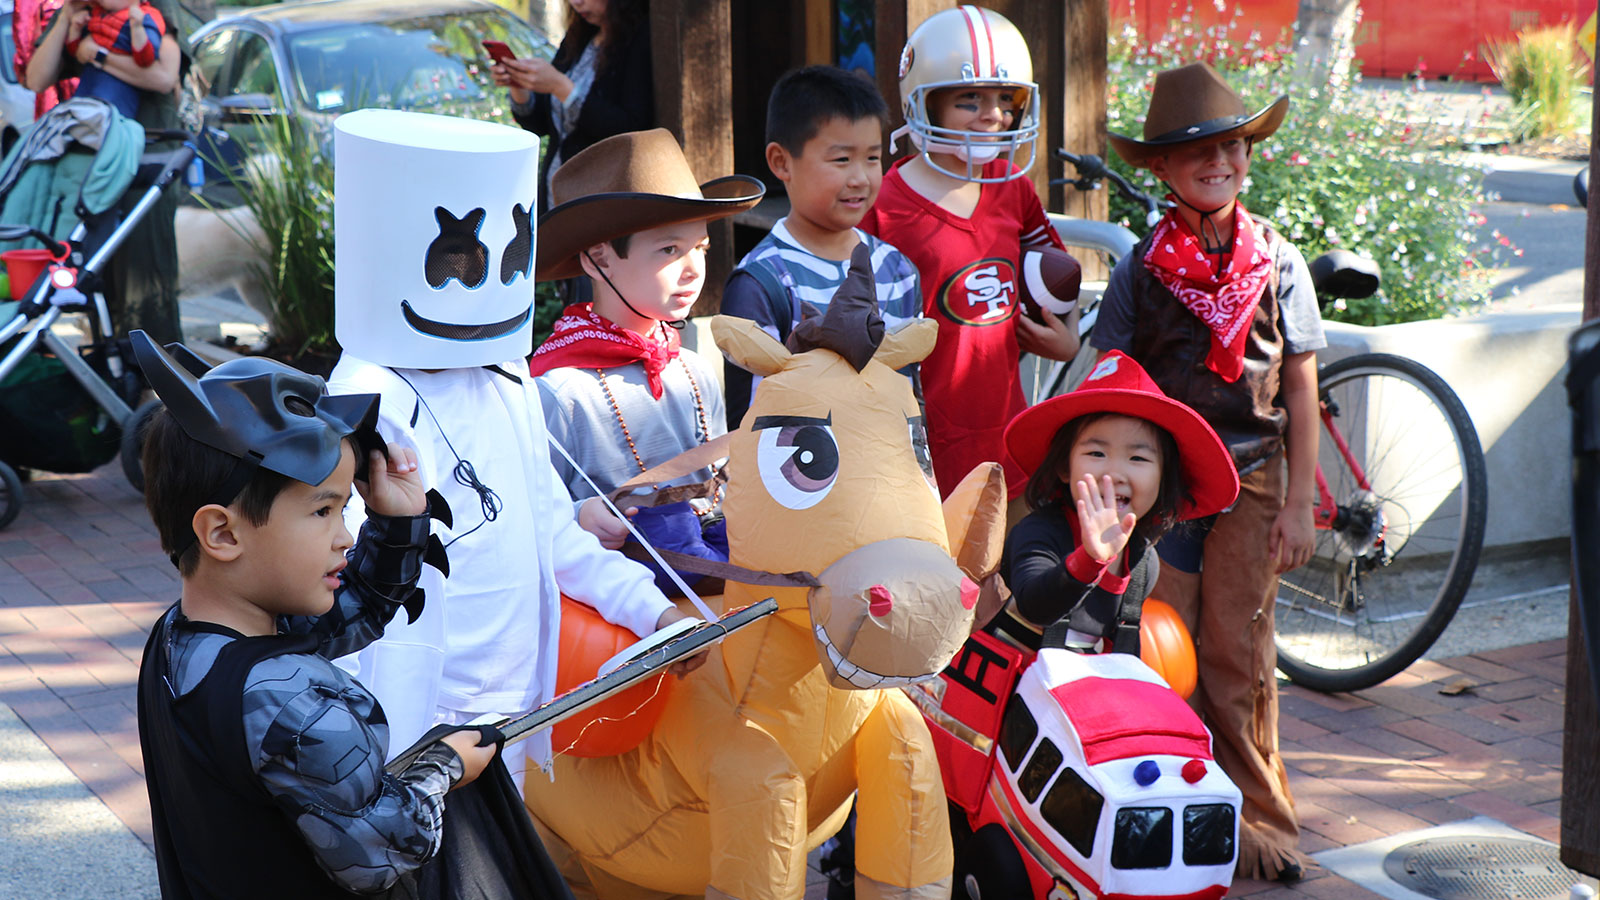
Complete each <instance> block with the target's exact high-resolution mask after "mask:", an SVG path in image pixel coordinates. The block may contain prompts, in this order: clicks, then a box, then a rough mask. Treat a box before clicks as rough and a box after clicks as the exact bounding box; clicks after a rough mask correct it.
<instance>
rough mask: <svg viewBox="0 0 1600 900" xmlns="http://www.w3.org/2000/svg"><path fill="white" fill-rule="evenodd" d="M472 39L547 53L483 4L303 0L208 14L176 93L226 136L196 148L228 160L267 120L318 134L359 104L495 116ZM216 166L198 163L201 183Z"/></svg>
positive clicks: (529, 31)
mask: <svg viewBox="0 0 1600 900" xmlns="http://www.w3.org/2000/svg"><path fill="white" fill-rule="evenodd" d="M484 40H497V41H504V42H505V43H506V44H508V45H509V46H510V47H511V49H512V50H513V51H514V52H515V53H516V54H517V56H519V57H527V56H538V57H540V58H543V59H546V60H548V59H550V58H551V57H552V56H553V55H554V53H555V47H554V45H553V44H552V43H551V42H550V40H549V38H547V37H546V36H545V35H544V34H543V33H542V32H540V31H539V30H537V29H535V28H534V27H532V26H531V25H529V24H528V23H527V22H524V21H523V20H522V19H520V18H518V17H517V16H516V15H515V14H513V13H511V12H509V11H507V10H505V9H502V8H501V7H498V6H495V5H493V4H491V3H487V2H484V0H399V2H393V0H311V2H300V3H285V4H280V5H273V6H265V7H258V8H253V9H247V10H243V11H241V12H239V13H238V14H236V15H230V16H227V17H225V18H220V19H217V20H216V21H214V22H211V23H209V24H207V25H205V26H204V27H202V28H200V29H199V30H197V31H196V32H195V33H194V35H193V36H192V37H191V38H190V46H191V48H192V50H193V54H194V63H193V65H192V66H191V67H190V70H189V75H188V78H187V81H186V83H185V89H186V90H188V91H190V92H191V94H192V95H193V96H194V97H195V98H196V99H197V100H198V101H199V103H200V106H201V108H202V110H203V111H204V113H205V116H206V119H207V121H208V122H215V123H218V124H219V125H220V128H221V130H222V131H223V132H225V133H226V135H227V138H228V139H229V140H228V141H219V140H218V139H217V136H216V135H215V134H213V135H211V140H210V141H208V142H207V144H208V146H205V147H203V148H202V154H203V155H205V156H206V157H208V159H210V161H211V162H212V163H214V164H215V163H217V162H219V161H221V162H224V163H225V164H232V163H235V162H236V161H237V160H238V159H239V158H240V157H241V156H242V155H244V154H247V153H249V152H251V151H250V148H252V147H259V146H261V144H260V138H259V132H260V131H261V129H263V128H267V127H271V120H272V117H275V116H284V115H290V116H295V117H297V118H299V119H301V120H302V121H303V122H304V123H305V124H306V125H308V126H309V128H310V130H311V131H312V132H313V133H314V134H319V135H326V134H329V133H331V132H330V126H331V123H332V122H333V119H334V118H335V117H336V116H338V115H339V114H340V113H345V112H349V111H351V110H354V109H361V108H363V107H383V108H391V109H409V110H416V111H423V112H439V113H446V114H452V115H462V116H468V117H472V118H495V117H499V116H503V115H504V114H505V112H506V109H507V107H508V106H509V103H510V100H509V98H508V96H507V95H506V92H505V91H504V90H503V89H501V88H498V87H496V86H495V85H494V84H493V83H492V82H490V81H489V74H488V67H489V62H490V60H489V55H488V53H487V52H486V51H485V50H484V49H483V41H484ZM230 142H231V143H232V144H233V145H234V146H233V147H231V148H230V147H228V146H227V144H228V143H230ZM221 174H222V173H220V172H218V171H217V169H216V166H215V165H212V166H209V167H208V171H207V176H208V177H207V182H208V183H211V182H214V181H218V180H220V181H224V182H225V181H226V179H225V178H221V177H220V176H221ZM208 193H209V189H208Z"/></svg>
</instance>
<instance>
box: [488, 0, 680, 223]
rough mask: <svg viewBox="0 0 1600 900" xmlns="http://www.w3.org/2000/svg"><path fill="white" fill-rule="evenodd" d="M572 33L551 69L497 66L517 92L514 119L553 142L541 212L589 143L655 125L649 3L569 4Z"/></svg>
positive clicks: (543, 176) (496, 73) (514, 63)
mask: <svg viewBox="0 0 1600 900" xmlns="http://www.w3.org/2000/svg"><path fill="white" fill-rule="evenodd" d="M568 3H569V4H570V8H569V9H568V10H567V33H566V37H564V38H563V39H562V41H561V46H560V47H559V48H557V50H556V55H555V58H554V59H553V60H551V61H550V62H548V63H547V62H545V61H544V60H541V59H506V60H501V59H498V58H497V59H496V60H495V62H494V63H493V64H492V65H491V66H490V67H489V74H490V76H491V77H492V78H493V79H494V82H495V84H498V85H501V86H502V87H506V88H510V90H511V114H512V116H513V117H514V118H515V119H516V120H517V124H518V125H521V126H522V127H523V128H525V129H527V130H528V131H531V132H533V133H534V134H538V135H543V136H546V137H550V138H553V140H552V141H551V142H550V147H549V150H548V151H547V152H546V153H545V157H544V161H543V163H541V166H542V168H541V169H540V172H539V176H540V177H539V187H540V191H539V211H540V212H541V213H542V212H544V211H545V210H546V209H549V207H550V203H549V200H548V197H549V193H550V192H549V187H550V176H551V175H552V174H553V173H554V172H555V170H556V169H558V168H560V167H561V163H562V162H563V161H565V160H568V159H571V158H572V157H573V156H574V155H576V154H577V153H578V151H580V150H582V149H584V148H585V147H588V146H589V145H590V144H593V143H595V142H596V141H599V140H601V139H602V138H608V137H611V136H612V135H616V134H622V133H623V132H627V131H643V130H645V129H648V128H652V127H654V125H655V89H654V87H653V85H652V81H651V78H652V76H651V71H650V28H649V21H648V20H649V10H648V6H647V0H568Z"/></svg>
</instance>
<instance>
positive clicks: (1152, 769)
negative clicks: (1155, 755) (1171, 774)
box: [1133, 759, 1161, 787]
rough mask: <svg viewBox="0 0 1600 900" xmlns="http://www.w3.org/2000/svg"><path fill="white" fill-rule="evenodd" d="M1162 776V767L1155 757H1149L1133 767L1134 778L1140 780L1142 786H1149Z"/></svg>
mask: <svg viewBox="0 0 1600 900" xmlns="http://www.w3.org/2000/svg"><path fill="white" fill-rule="evenodd" d="M1160 777H1161V767H1160V766H1158V765H1156V761H1155V760H1153V759H1147V760H1145V761H1144V762H1142V763H1139V764H1138V765H1137V766H1134V768H1133V780H1134V781H1137V782H1139V786H1140V787H1149V786H1150V785H1152V784H1154V783H1155V780H1156V779H1157V778H1160Z"/></svg>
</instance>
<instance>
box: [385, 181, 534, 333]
mask: <svg viewBox="0 0 1600 900" xmlns="http://www.w3.org/2000/svg"><path fill="white" fill-rule="evenodd" d="M510 215H511V226H512V229H513V232H514V233H513V235H512V237H511V240H510V241H509V242H508V243H507V244H506V246H505V249H504V250H503V251H502V252H501V255H500V283H501V284H502V285H504V286H507V287H509V286H510V285H511V283H512V282H513V281H515V280H516V278H517V276H518V275H521V276H523V277H524V278H529V277H531V273H532V271H533V209H532V206H531V204H530V205H529V206H527V207H524V206H523V205H522V204H521V203H518V204H515V205H514V206H512V207H511V211H510ZM433 217H434V219H435V221H437V222H438V225H439V235H438V237H435V238H434V239H433V241H432V243H430V244H428V251H427V253H426V254H425V255H424V257H423V263H422V271H423V278H424V279H425V280H426V281H427V282H428V286H429V287H431V288H433V289H435V290H442V289H443V288H444V287H445V286H446V285H447V284H449V283H450V281H451V280H452V279H454V280H455V281H457V282H459V283H460V284H461V286H462V287H464V288H466V289H467V290H469V291H472V290H477V289H478V288H480V287H482V286H483V285H484V283H485V282H486V281H488V279H489V248H488V247H487V246H485V245H484V243H483V241H481V240H479V239H478V232H479V231H480V230H481V229H482V228H483V223H484V220H485V218H486V217H487V213H486V212H485V211H484V209H483V208H482V207H478V208H476V209H473V210H472V211H470V212H468V213H467V214H466V215H464V216H461V217H460V218H457V217H456V216H455V215H453V214H452V213H451V212H450V211H449V210H447V209H445V208H444V207H442V206H440V207H436V208H435V209H434V211H433ZM400 312H401V314H402V315H403V316H404V317H405V320H406V324H408V325H410V326H411V327H412V328H414V329H416V330H417V331H418V332H420V333H422V334H425V335H428V336H429V337H436V338H443V339H445V340H451V341H483V340H490V339H493V338H498V337H503V336H504V335H507V334H510V333H512V332H514V331H516V330H517V329H519V328H521V327H522V326H523V325H524V324H526V323H527V321H528V317H529V316H530V315H532V312H533V308H532V304H531V303H530V304H529V305H528V306H527V307H526V308H524V309H522V310H521V311H520V312H518V313H517V314H516V315H514V316H512V317H510V318H508V319H504V320H502V321H499V322H488V323H484V324H462V323H454V322H441V321H439V320H437V319H430V318H427V317H425V316H422V315H421V314H419V313H418V312H417V311H416V310H415V309H413V308H412V306H411V302H410V301H409V300H402V301H400Z"/></svg>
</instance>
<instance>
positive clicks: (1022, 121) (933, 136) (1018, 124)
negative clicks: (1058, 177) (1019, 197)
mask: <svg viewBox="0 0 1600 900" xmlns="http://www.w3.org/2000/svg"><path fill="white" fill-rule="evenodd" d="M967 88H1012V89H1014V90H1015V91H1016V92H1017V93H1019V94H1021V95H1022V97H1021V98H1020V99H1018V100H1016V101H1015V113H1014V115H1013V119H1012V121H1013V123H1015V124H1014V126H1013V127H1012V128H1009V129H1001V130H999V131H965V130H961V129H955V128H944V127H941V126H939V125H936V124H934V120H933V118H934V113H933V112H932V111H931V110H930V109H929V108H928V106H929V100H930V99H931V98H932V97H933V95H934V93H935V92H937V91H942V90H962V89H967ZM906 123H907V126H908V127H909V128H910V132H909V133H910V136H911V143H912V145H913V146H914V147H916V148H917V150H918V151H920V152H921V153H922V154H923V158H924V159H926V160H927V162H928V165H930V166H932V167H933V168H934V169H935V170H936V171H938V172H941V173H943V174H945V175H948V176H950V177H951V178H959V179H961V180H962V181H972V182H977V183H980V184H990V183H996V182H1002V181H1011V180H1012V179H1014V178H1021V177H1022V176H1023V175H1025V174H1027V172H1028V170H1029V169H1031V168H1033V160H1034V154H1035V147H1036V146H1037V144H1038V140H1039V89H1038V85H1036V84H1034V83H1033V82H1014V81H1007V82H993V81H985V82H980V81H968V82H961V81H958V82H948V83H946V82H941V83H935V84H927V85H919V86H917V87H916V88H914V89H913V90H912V92H911V96H910V97H909V98H908V99H907V101H906ZM934 154H944V155H948V156H954V157H955V158H956V159H958V160H960V161H961V162H963V163H965V164H966V165H965V167H964V168H963V169H960V170H955V171H952V170H950V169H947V168H945V167H944V166H943V165H941V164H940V163H939V161H938V159H936V158H935V157H934ZM996 159H1004V160H1005V161H1006V162H1008V163H1011V164H1012V165H1011V166H1007V169H1008V171H1007V172H1006V173H1005V174H1003V175H998V176H993V177H985V176H984V174H983V167H984V166H986V165H987V164H989V163H990V162H992V161H994V160H996ZM1013 167H1014V168H1013Z"/></svg>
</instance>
